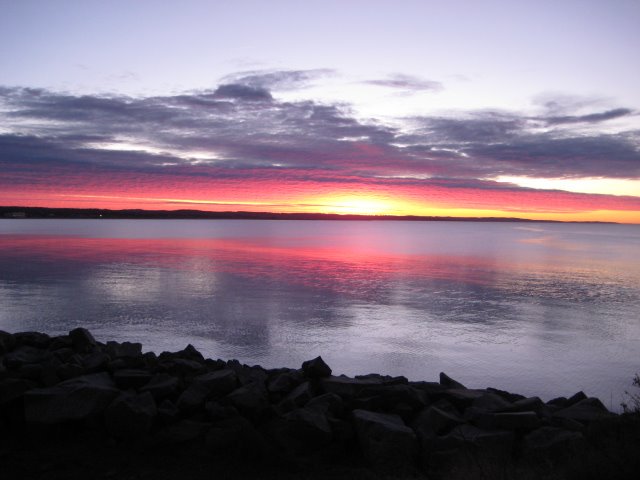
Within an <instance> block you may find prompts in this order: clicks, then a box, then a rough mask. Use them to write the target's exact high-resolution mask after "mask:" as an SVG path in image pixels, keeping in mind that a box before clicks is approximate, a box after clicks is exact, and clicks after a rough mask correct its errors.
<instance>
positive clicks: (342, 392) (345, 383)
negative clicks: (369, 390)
mask: <svg viewBox="0 0 640 480" xmlns="http://www.w3.org/2000/svg"><path fill="white" fill-rule="evenodd" d="M402 378H404V377H402ZM405 380H406V379H405ZM397 383H399V381H398V379H396V378H393V377H382V376H380V375H375V376H372V375H367V376H361V377H359V378H350V377H347V376H344V375H340V376H339V377H334V376H331V377H325V378H322V379H321V380H320V388H321V390H322V391H323V392H324V393H335V394H336V395H339V396H341V397H342V398H345V399H350V398H353V397H355V396H357V395H358V394H359V393H360V392H361V391H362V390H363V389H364V388H366V387H375V386H381V385H395V384H397Z"/></svg>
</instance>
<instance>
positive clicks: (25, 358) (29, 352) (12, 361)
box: [4, 345, 52, 369]
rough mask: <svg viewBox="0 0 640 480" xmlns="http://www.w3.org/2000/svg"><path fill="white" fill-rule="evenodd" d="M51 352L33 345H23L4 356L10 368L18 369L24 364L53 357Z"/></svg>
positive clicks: (39, 361)
mask: <svg viewBox="0 0 640 480" xmlns="http://www.w3.org/2000/svg"><path fill="white" fill-rule="evenodd" d="M51 356H52V355H51V353H50V352H48V351H46V350H43V349H41V348H38V347H34V346H31V345H21V346H19V347H16V348H15V349H14V350H13V351H11V352H9V353H7V354H6V355H5V356H4V364H5V365H6V366H7V368H9V369H18V368H20V367H21V366H22V365H29V364H33V363H42V362H44V361H46V360H48V359H49V358H51Z"/></svg>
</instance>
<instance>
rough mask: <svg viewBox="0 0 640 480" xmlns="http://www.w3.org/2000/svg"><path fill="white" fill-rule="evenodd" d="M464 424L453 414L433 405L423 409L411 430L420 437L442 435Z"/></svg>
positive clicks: (462, 420) (461, 419)
mask: <svg viewBox="0 0 640 480" xmlns="http://www.w3.org/2000/svg"><path fill="white" fill-rule="evenodd" d="M463 423H464V419H463V418H461V417H460V416H459V415H457V414H456V413H454V412H451V411H449V412H447V411H446V410H443V409H441V408H438V407H437V406H435V405H431V406H430V407H428V408H425V409H424V410H423V411H422V412H420V414H419V415H418V416H417V417H416V419H415V421H414V423H413V428H414V430H415V431H416V432H418V435H419V436H421V437H425V438H427V437H431V436H432V435H433V434H435V435H444V434H446V433H448V432H449V431H450V430H452V429H453V428H455V427H457V426H458V425H461V424H463Z"/></svg>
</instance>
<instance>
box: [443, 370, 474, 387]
mask: <svg viewBox="0 0 640 480" xmlns="http://www.w3.org/2000/svg"><path fill="white" fill-rule="evenodd" d="M440 385H442V386H443V387H445V388H461V389H464V388H467V387H465V386H464V385H463V384H461V383H460V382H458V381H456V380H454V379H453V378H451V377H450V376H449V375H447V374H446V373H444V372H440Z"/></svg>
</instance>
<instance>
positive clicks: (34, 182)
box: [0, 0, 640, 223]
mask: <svg viewBox="0 0 640 480" xmlns="http://www.w3.org/2000/svg"><path fill="white" fill-rule="evenodd" d="M0 8H1V10H0V11H1V14H0V205H19V206H49V207H77V208H89V207H100V208H112V209H120V208H145V209H183V208H193V209H200V210H225V211H236V210H242V211H274V212H323V213H362V214H390V215H405V214H413V215H450V216H506V217H522V218H532V219H553V220H598V221H619V222H628V223H640V61H639V60H638V59H639V58H640V57H639V53H638V52H640V28H639V25H640V2H638V1H637V0H611V1H602V0H599V1H593V0H575V1H573V0H565V1H557V0H555V1H547V0H536V1H514V0H508V1H507V0H488V1H483V2H475V1H457V0H452V1H428V0H423V1H398V0H396V1H377V0H362V1H360V0H341V1H333V0H324V1H313V0H311V1H279V0H274V1H268V2H265V1H244V0H238V1H233V2H228V1H180V2H160V1H147V0H138V1H130V0H128V1H116V0H109V1H104V0H103V1H93V0H78V1H70V0H58V1H52V0H47V1H32V0H21V1H19V2H18V1H11V0H0Z"/></svg>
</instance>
